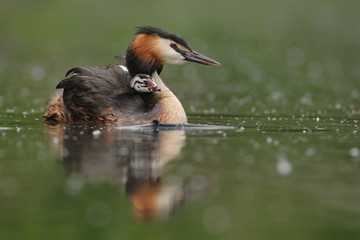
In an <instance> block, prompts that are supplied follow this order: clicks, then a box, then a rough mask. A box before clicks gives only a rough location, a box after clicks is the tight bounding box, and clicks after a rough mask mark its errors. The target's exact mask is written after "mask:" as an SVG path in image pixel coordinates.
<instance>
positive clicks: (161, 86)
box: [151, 71, 169, 90]
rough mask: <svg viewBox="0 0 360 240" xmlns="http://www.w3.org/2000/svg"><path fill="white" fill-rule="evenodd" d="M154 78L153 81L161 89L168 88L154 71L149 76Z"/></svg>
mask: <svg viewBox="0 0 360 240" xmlns="http://www.w3.org/2000/svg"><path fill="white" fill-rule="evenodd" d="M151 77H152V78H153V79H154V80H155V83H156V84H157V85H158V87H159V88H160V89H161V90H169V88H168V87H167V86H166V85H165V83H164V82H163V81H162V80H161V78H160V76H159V74H158V73H157V72H156V71H155V72H154V73H153V74H152V76H151Z"/></svg>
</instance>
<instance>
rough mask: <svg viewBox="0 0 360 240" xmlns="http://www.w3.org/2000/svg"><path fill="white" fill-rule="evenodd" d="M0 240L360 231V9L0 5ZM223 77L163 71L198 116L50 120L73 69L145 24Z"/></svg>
mask: <svg viewBox="0 0 360 240" xmlns="http://www.w3.org/2000/svg"><path fill="white" fill-rule="evenodd" d="M0 6H1V7H0V213H1V214H0V239H26V240H27V239H36V240H37V239H55V238H56V239H358V238H360V230H359V229H360V207H359V200H360V177H359V163H360V141H359V121H360V107H359V99H360V80H359V78H360V72H359V69H360V68H359V66H360V57H359V52H360V51H359V50H360V46H359V42H360V28H359V27H358V25H359V24H358V23H359V22H360V16H359V14H358V12H359V11H358V10H359V7H360V5H359V3H358V2H357V1H345V2H338V1H332V0H330V1H325V0H324V1H322V0H317V1H297V0H290V1H285V0H276V1H265V0H263V1H262V0H258V1H221V2H219V1H217V2H211V1H196V2H194V1H181V2H179V1H140V2H139V3H136V4H135V3H133V2H131V1H107V2H104V1H40V0H38V1H12V2H9V1H7V2H5V1H4V0H0ZM140 25H155V26H159V27H163V28H165V29H168V30H170V31H173V32H176V33H179V34H180V35H182V36H184V38H185V39H186V40H187V41H188V43H189V44H190V46H192V47H193V48H194V50H196V51H198V52H200V53H203V54H205V55H207V56H209V57H211V58H214V59H216V60H218V61H220V62H221V63H222V64H223V65H222V66H221V67H219V68H215V67H214V68H209V67H205V66H200V65H195V64H190V63H189V64H187V65H184V66H166V67H165V68H164V71H163V73H162V74H161V77H162V78H163V79H164V81H165V82H166V83H167V85H168V86H169V87H170V88H171V89H172V90H173V91H174V93H175V94H176V95H177V96H178V97H179V98H180V100H181V101H182V103H183V105H184V108H185V110H186V112H187V113H188V114H189V122H190V123H194V124H214V125H219V126H232V127H234V128H233V129H218V130H189V131H188V130H181V129H180V130H179V129H178V130H160V131H154V130H152V129H147V130H141V131H139V130H129V129H121V128H118V126H116V125H103V126H95V125H64V126H47V125H45V124H43V123H42V121H41V115H42V114H43V112H44V111H45V107H46V101H47V99H48V97H49V96H50V95H51V94H52V92H53V91H54V87H55V86H56V84H57V83H58V82H59V81H60V80H61V79H62V78H63V77H64V74H65V72H66V71H67V70H68V69H69V68H71V67H73V66H91V65H107V64H110V63H116V61H117V60H116V59H114V58H113V56H116V55H118V54H121V53H124V52H125V50H126V48H127V45H128V43H129V42H130V41H131V40H132V38H133V35H132V34H133V32H134V27H135V26H140Z"/></svg>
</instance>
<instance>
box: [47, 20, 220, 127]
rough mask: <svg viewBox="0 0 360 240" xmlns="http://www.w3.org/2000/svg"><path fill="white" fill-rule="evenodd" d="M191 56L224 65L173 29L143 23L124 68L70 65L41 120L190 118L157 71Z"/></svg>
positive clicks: (132, 121)
mask: <svg viewBox="0 0 360 240" xmlns="http://www.w3.org/2000/svg"><path fill="white" fill-rule="evenodd" d="M187 61H192V62H197V63H200V64H205V65H212V66H219V65H220V63H218V62H216V61H214V60H212V59H210V58H207V57H205V56H203V55H201V54H198V53H196V52H194V51H193V50H191V48H190V47H189V46H188V44H187V43H186V42H185V40H183V39H182V38H181V37H179V36H177V35H175V34H172V33H168V32H166V31H164V30H162V29H158V28H154V27H142V28H139V31H138V32H137V36H136V37H135V39H134V40H133V42H132V43H131V44H130V46H129V48H128V50H127V53H126V67H124V66H118V65H109V66H107V67H78V68H73V69H71V70H70V71H68V73H67V74H66V75H67V76H68V77H67V78H66V79H64V80H63V81H61V82H60V83H59V84H58V86H57V87H56V88H58V89H60V90H58V92H56V93H55V95H54V96H53V97H52V99H51V100H50V102H49V107H48V110H47V112H46V113H45V114H44V116H43V119H44V120H45V121H53V122H64V123H65V122H82V121H111V122H120V123H123V124H144V123H150V122H153V121H154V120H156V121H159V122H164V123H180V124H182V123H187V117H186V113H185V111H184V108H183V106H182V104H181V103H180V101H179V100H178V98H177V97H176V96H175V95H174V94H173V93H172V92H171V91H170V89H169V88H168V87H166V85H165V84H164V83H163V81H162V80H161V78H160V76H159V74H160V72H161V70H162V68H163V66H164V64H165V63H169V64H183V63H185V62H187ZM144 76H145V77H144Z"/></svg>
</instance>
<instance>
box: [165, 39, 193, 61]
mask: <svg viewBox="0 0 360 240" xmlns="http://www.w3.org/2000/svg"><path fill="white" fill-rule="evenodd" d="M171 43H172V41H171V40H169V39H163V38H159V43H158V47H159V48H158V49H159V53H160V55H161V57H162V58H163V60H164V62H165V63H168V64H174V65H181V64H184V63H186V61H185V58H184V57H183V56H182V55H181V54H180V53H178V52H177V51H175V50H174V49H173V48H172V47H170V44H171Z"/></svg>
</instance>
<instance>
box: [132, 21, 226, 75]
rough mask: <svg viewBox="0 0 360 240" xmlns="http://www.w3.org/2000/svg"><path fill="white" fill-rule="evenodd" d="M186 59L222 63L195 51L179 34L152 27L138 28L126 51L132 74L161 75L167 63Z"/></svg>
mask: <svg viewBox="0 0 360 240" xmlns="http://www.w3.org/2000/svg"><path fill="white" fill-rule="evenodd" d="M186 62H195V63H200V64H204V65H209V66H220V65H221V64H220V63H219V62H217V61H215V60H213V59H211V58H209V57H206V56H204V55H202V54H200V53H197V52H195V51H194V50H192V49H191V48H190V46H189V45H188V44H187V42H186V41H185V40H184V39H183V38H182V37H180V36H179V35H176V34H174V33H169V32H167V31H165V30H163V29H160V28H156V27H151V26H147V27H139V28H138V31H137V32H136V37H135V39H134V40H133V41H132V42H131V44H130V46H129V48H128V50H127V52H126V65H127V67H128V69H129V72H130V75H131V76H135V75H136V74H139V73H144V74H148V75H152V74H153V73H154V72H155V71H157V72H158V73H159V74H160V72H161V70H162V68H163V66H164V64H166V63H167V64H175V65H181V64H184V63H186Z"/></svg>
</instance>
